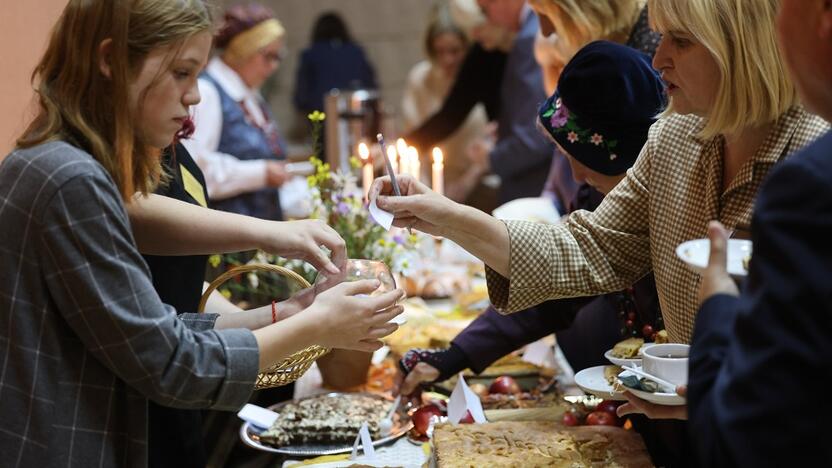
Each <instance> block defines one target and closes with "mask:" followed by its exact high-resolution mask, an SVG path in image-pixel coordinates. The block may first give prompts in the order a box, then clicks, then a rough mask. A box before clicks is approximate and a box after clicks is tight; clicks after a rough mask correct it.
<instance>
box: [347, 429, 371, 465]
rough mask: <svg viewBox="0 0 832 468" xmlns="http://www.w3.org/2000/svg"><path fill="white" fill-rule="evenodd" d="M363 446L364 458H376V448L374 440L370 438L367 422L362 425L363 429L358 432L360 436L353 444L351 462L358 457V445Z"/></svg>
mask: <svg viewBox="0 0 832 468" xmlns="http://www.w3.org/2000/svg"><path fill="white" fill-rule="evenodd" d="M359 443H360V444H361V449H362V450H364V456H365V457H367V458H374V457H375V456H376V448H375V447H373V439H372V437H370V429H369V428H368V427H367V421H364V422H363V423H362V424H361V429H359V430H358V436H356V437H355V443H353V444H352V454H350V460H355V459H356V458H357V457H358V444H359Z"/></svg>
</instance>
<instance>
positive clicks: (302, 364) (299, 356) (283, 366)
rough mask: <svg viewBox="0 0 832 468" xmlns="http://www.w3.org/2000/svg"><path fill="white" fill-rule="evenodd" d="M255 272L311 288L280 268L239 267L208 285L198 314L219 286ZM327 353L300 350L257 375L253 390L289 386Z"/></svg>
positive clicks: (312, 347) (260, 266)
mask: <svg viewBox="0 0 832 468" xmlns="http://www.w3.org/2000/svg"><path fill="white" fill-rule="evenodd" d="M257 270H266V271H272V272H275V273H279V274H281V275H283V276H286V277H287V278H289V279H291V280H294V281H295V282H297V283H298V284H300V285H301V286H302V287H304V288H308V287H310V286H311V285H310V284H309V282H308V281H306V280H305V279H304V278H303V277H302V276H300V275H299V274H297V273H295V272H294V271H292V270H289V269H286V268H283V267H281V266H277V265H269V264H262V263H254V264H249V265H241V266H238V267H235V268H232V269H230V270H228V271H226V272H225V273H223V274H221V275H220V276H218V277H217V279H215V280H214V281H212V282H211V284H209V285H208V289H206V290H205V293H204V294H203V295H202V299H201V300H200V301H199V309H198V310H199V312H202V311H203V310H204V309H205V304H206V303H207V302H208V296H210V295H211V293H212V292H214V290H215V289H217V288H218V287H219V286H220V285H221V284H223V283H224V282H226V281H228V280H229V279H231V278H233V277H235V276H237V275H239V274H242V273H247V272H250V271H257ZM328 352H329V349H328V348H323V347H321V346H317V345H314V346H310V347H308V348H306V349H302V350H300V351H298V352H296V353H295V354H293V355H291V356H289V357H287V358H286V359H284V360H282V361H280V362H278V363H277V364H275V365H273V366H271V367H269V368H268V369H266V370H265V371H263V372H261V373H260V374H258V375H257V382H256V383H255V385H254V388H256V389H258V390H259V389H263V388H271V387H279V386H281V385H287V384H290V383H292V382H294V381H295V380H297V379H299V378H300V376H301V375H303V374H304V372H306V371H307V370H309V367H310V366H312V363H313V362H315V360H316V359H318V358H319V357H321V356H323V355H324V354H326V353H328Z"/></svg>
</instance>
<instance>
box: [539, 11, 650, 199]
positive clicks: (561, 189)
mask: <svg viewBox="0 0 832 468" xmlns="http://www.w3.org/2000/svg"><path fill="white" fill-rule="evenodd" d="M646 3H647V2H646V0H580V1H578V0H530V1H529V5H531V7H532V8H533V9H534V10H535V12H536V13H537V15H538V18H539V19H540V31H541V34H540V35H538V38H537V41H536V42H535V58H536V59H537V61H538V63H539V64H540V66H541V68H542V69H543V77H544V81H545V85H546V89H547V93H550V91H548V90H549V89H550V87H551V89H554V88H555V86H557V81H558V76H559V74H560V70H561V69H562V68H563V65H564V64H565V63H566V62H568V61H569V60H570V59H571V58H572V56H574V55H575V53H576V52H577V51H578V50H580V49H581V47H583V46H584V45H586V44H588V43H590V42H592V41H597V40H607V41H612V42H617V43H619V44H624V45H626V46H628V47H632V48H633V49H635V50H638V51H640V52H644V53H645V54H647V55H649V56H650V57H652V56H653V55H655V53H656V48H657V47H658V46H659V41H660V40H661V35H659V34H657V33H656V32H654V31H652V30H651V29H650V25H649V23H648V17H647V5H646ZM579 190H584V188H582V187H581V185H580V184H578V183H577V182H575V181H574V179H573V177H572V173H571V170H570V168H569V163H568V162H567V159H566V157H565V156H564V155H562V154H561V153H560V151H558V150H555V152H554V154H553V159H552V166H551V168H550V170H549V176H548V177H547V178H546V183H545V184H544V186H543V196H544V197H547V198H549V199H551V200H552V201H553V202H554V203H555V207H556V208H557V209H558V211H559V212H560V213H565V212H566V211H568V205H569V204H570V203H571V201H572V200H573V199H574V198H575V195H576V193H577V192H578V191H579Z"/></svg>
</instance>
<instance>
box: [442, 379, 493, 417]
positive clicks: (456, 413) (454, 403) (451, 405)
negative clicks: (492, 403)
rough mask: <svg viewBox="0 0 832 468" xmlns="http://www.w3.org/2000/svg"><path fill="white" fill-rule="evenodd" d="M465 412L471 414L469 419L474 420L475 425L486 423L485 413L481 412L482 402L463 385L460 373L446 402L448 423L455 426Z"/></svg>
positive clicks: (463, 380)
mask: <svg viewBox="0 0 832 468" xmlns="http://www.w3.org/2000/svg"><path fill="white" fill-rule="evenodd" d="M467 411H470V412H471V417H473V418H474V422H475V423H479V424H482V423H486V422H488V421H487V420H486V419H485V412H483V410H482V402H481V401H480V397H478V396H477V394H476V393H474V391H473V390H471V388H470V387H468V384H467V383H465V378H463V377H462V373H460V374H459V380H457V382H456V387H454V391H453V392H452V393H451V398H450V399H449V400H448V421H450V422H451V424H457V423H459V421H460V420H461V419H462V418H463V417H465V413H466V412H467Z"/></svg>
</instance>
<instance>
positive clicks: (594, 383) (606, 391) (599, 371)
mask: <svg viewBox="0 0 832 468" xmlns="http://www.w3.org/2000/svg"><path fill="white" fill-rule="evenodd" d="M604 367H606V366H595V367H589V368H586V369H584V370H582V371H580V372H578V373H577V374H575V383H576V384H577V385H578V387H580V388H581V390H583V391H585V392H586V393H589V394H590V395H595V396H597V397H598V398H603V399H605V400H618V401H624V400H626V398H624V395H622V394H621V392H616V391H614V390H613V389H612V386H610V384H608V383H607V379H605V378H604Z"/></svg>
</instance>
